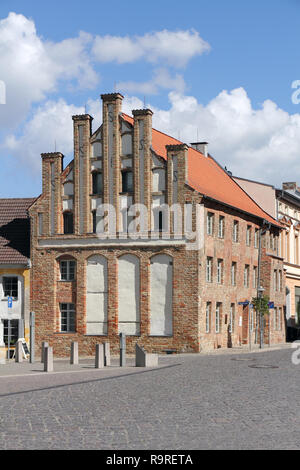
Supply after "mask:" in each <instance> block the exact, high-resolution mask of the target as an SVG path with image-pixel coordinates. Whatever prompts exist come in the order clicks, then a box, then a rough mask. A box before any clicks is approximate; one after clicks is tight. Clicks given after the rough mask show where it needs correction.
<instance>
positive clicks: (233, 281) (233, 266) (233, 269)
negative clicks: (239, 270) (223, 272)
mask: <svg viewBox="0 0 300 470" xmlns="http://www.w3.org/2000/svg"><path fill="white" fill-rule="evenodd" d="M231 285H232V286H235V285H236V262H235V261H233V262H232V263H231Z"/></svg>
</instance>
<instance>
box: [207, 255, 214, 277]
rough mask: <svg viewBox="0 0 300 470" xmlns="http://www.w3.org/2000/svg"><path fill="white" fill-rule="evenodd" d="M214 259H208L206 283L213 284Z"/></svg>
mask: <svg viewBox="0 0 300 470" xmlns="http://www.w3.org/2000/svg"><path fill="white" fill-rule="evenodd" d="M212 260H213V259H212V258H211V257H210V256H208V257H207V258H206V282H212Z"/></svg>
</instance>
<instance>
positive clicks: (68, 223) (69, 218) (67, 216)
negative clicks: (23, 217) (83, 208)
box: [63, 212, 74, 235]
mask: <svg viewBox="0 0 300 470" xmlns="http://www.w3.org/2000/svg"><path fill="white" fill-rule="evenodd" d="M63 216H64V234H66V235H67V234H70V233H74V226H73V213H72V212H64V215H63Z"/></svg>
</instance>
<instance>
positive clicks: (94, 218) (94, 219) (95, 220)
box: [92, 211, 97, 233]
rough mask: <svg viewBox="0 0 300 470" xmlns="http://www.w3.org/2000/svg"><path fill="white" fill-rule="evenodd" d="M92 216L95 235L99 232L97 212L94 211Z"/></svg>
mask: <svg viewBox="0 0 300 470" xmlns="http://www.w3.org/2000/svg"><path fill="white" fill-rule="evenodd" d="M92 215H93V233H96V230H97V211H93V212H92Z"/></svg>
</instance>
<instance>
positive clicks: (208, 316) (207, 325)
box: [205, 302, 211, 333]
mask: <svg viewBox="0 0 300 470" xmlns="http://www.w3.org/2000/svg"><path fill="white" fill-rule="evenodd" d="M210 325H211V302H207V303H206V312H205V333H209V332H210Z"/></svg>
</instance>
